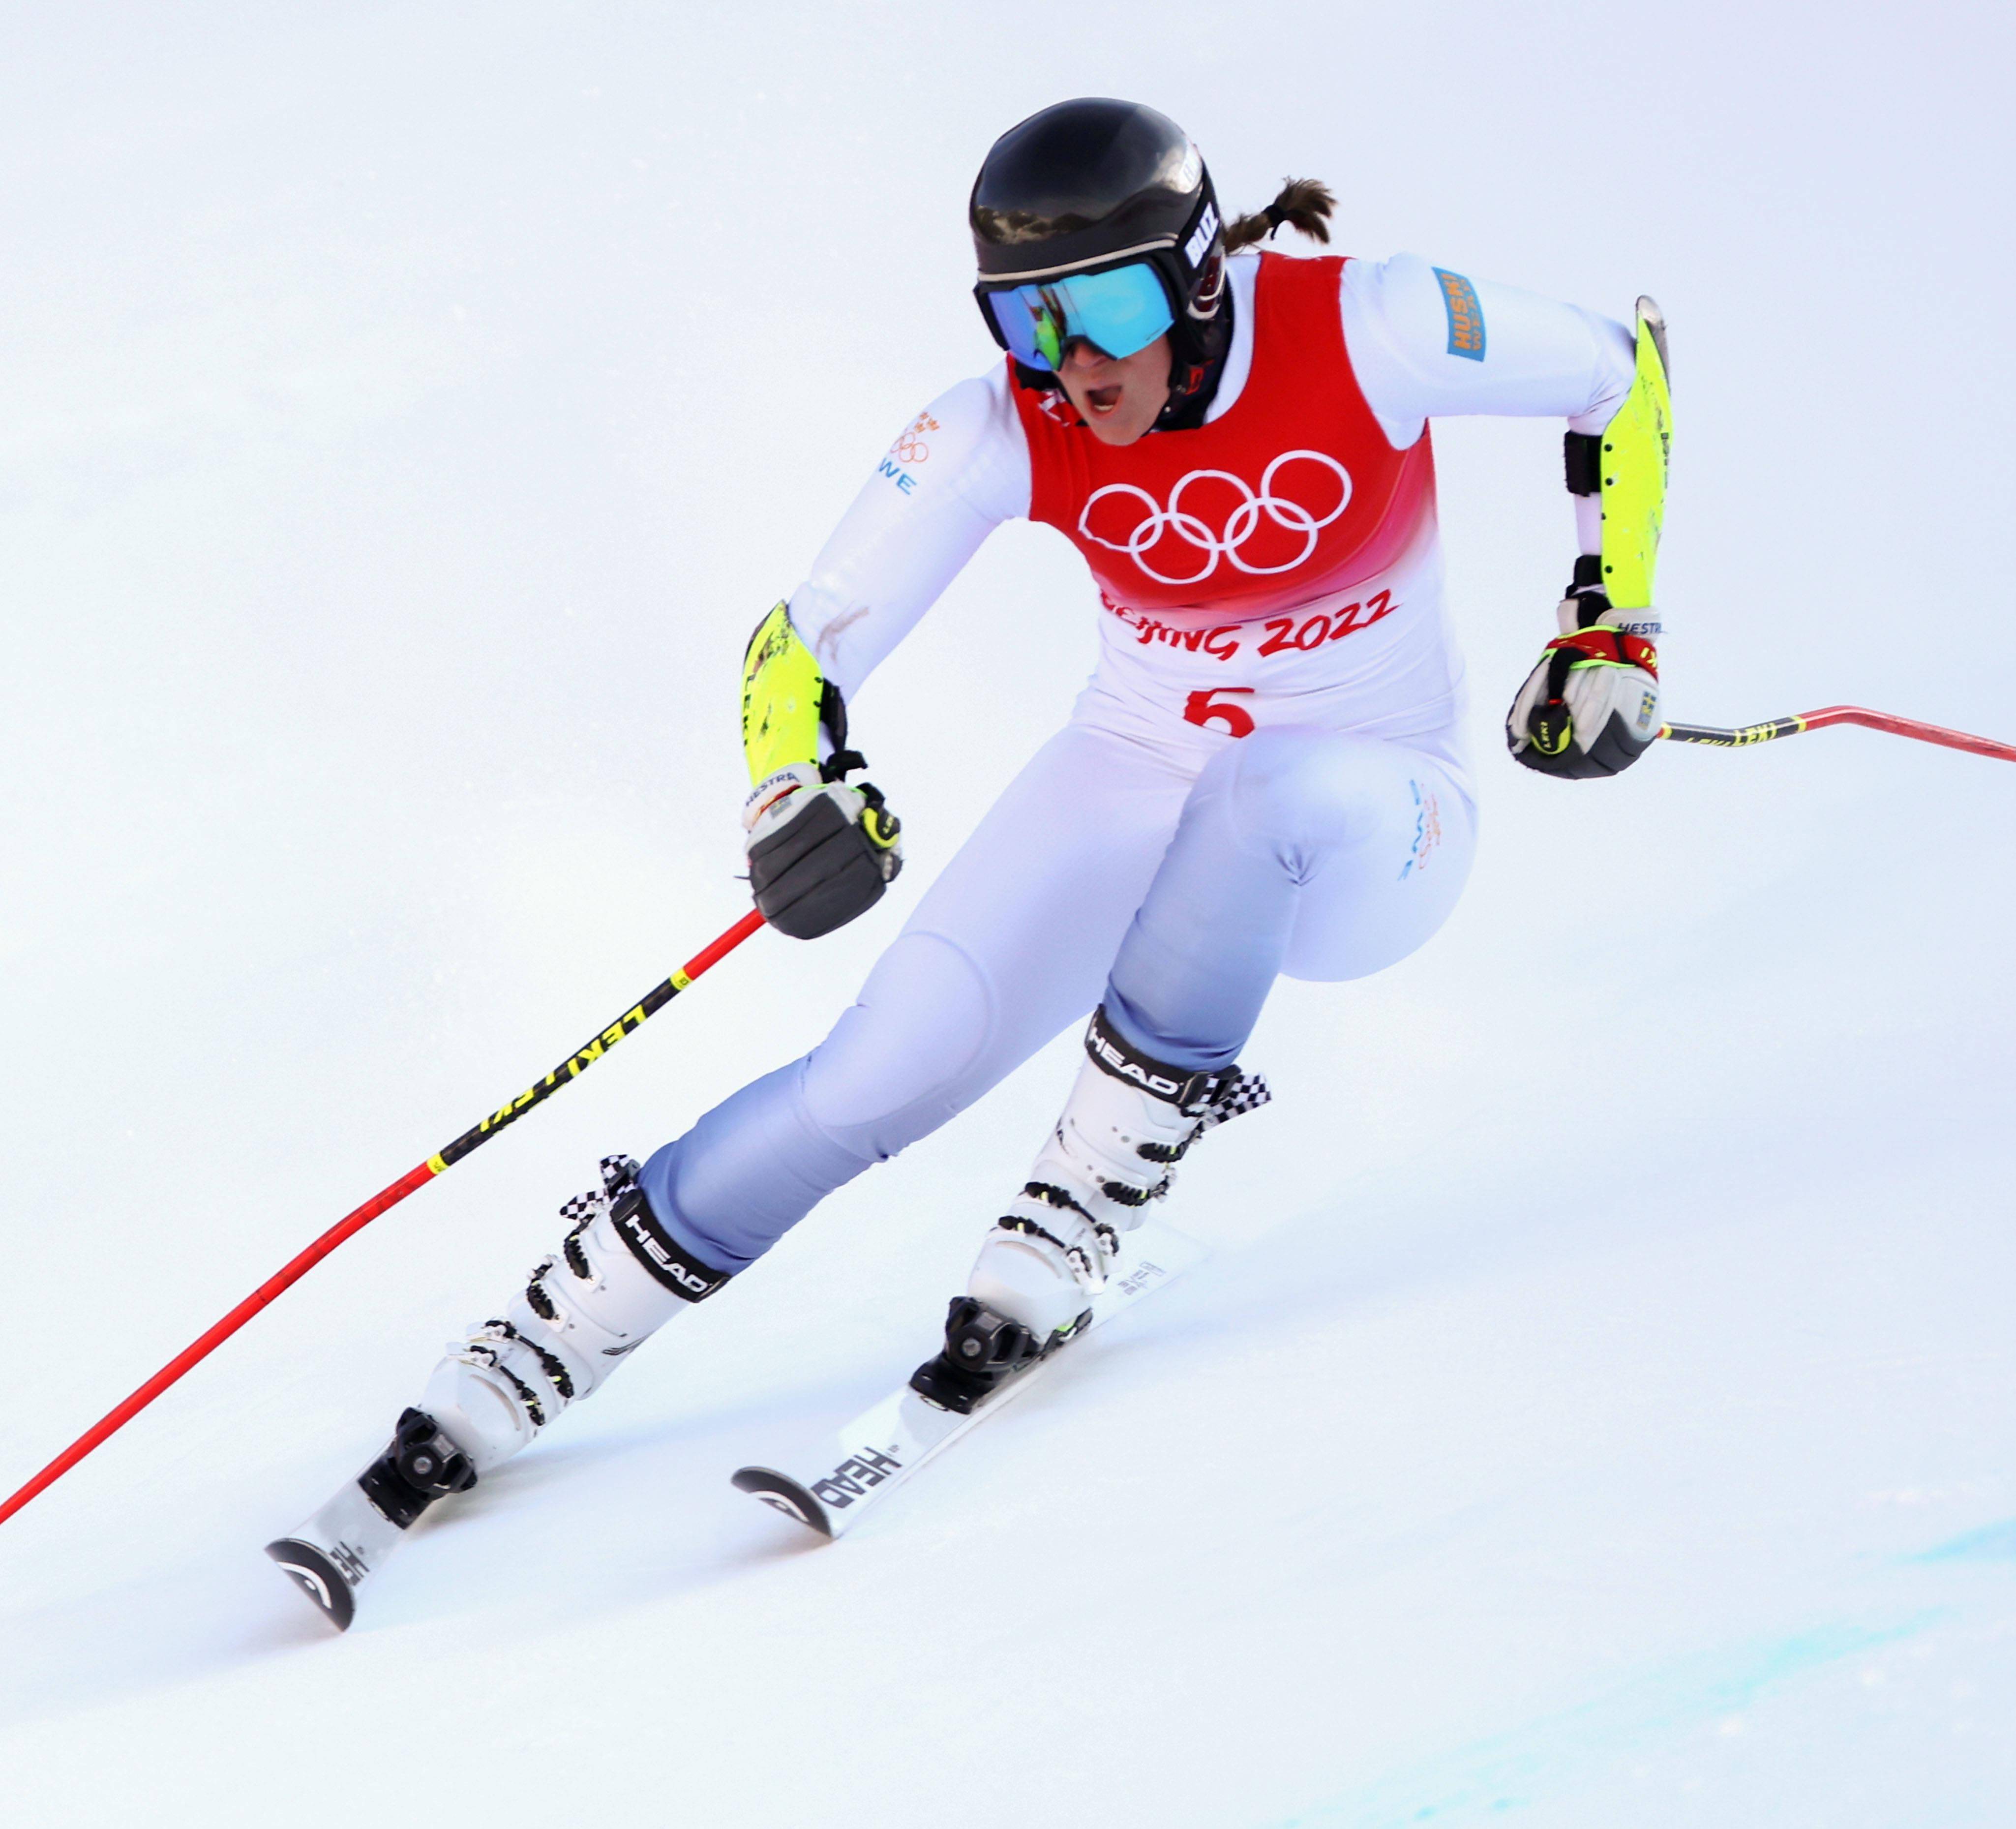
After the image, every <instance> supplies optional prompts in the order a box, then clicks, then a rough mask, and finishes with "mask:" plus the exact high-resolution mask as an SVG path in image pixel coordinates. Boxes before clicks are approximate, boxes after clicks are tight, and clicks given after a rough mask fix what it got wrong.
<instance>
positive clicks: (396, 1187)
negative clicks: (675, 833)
mask: <svg viewBox="0 0 2016 1829" xmlns="http://www.w3.org/2000/svg"><path fill="white" fill-rule="evenodd" d="M762 925H763V916H762V915H761V913H759V912H758V910H757V909H751V910H750V911H749V913H747V914H746V915H744V916H743V917H742V918H741V920H739V921H737V922H736V924H735V925H734V926H733V927H730V928H729V930H728V931H727V932H726V933H725V934H722V936H721V937H720V938H718V939H717V940H715V941H714V942H712V943H711V945H706V946H704V947H702V948H701V949H700V951H699V952H696V953H695V954H694V955H693V957H692V958H691V959H689V960H687V961H686V963H685V964H684V965H682V966H681V967H679V970H677V971H675V972H674V973H673V974H672V975H671V977H670V978H667V979H666V980H665V981H664V983H663V984H661V985H658V986H657V988H656V989H654V990H652V991H650V992H646V995H645V996H644V997H643V1000H642V1001H641V1002H639V1003H634V1004H632V1006H630V1008H629V1009H628V1010H625V1012H624V1013H623V1014H622V1015H621V1016H619V1017H617V1019H616V1020H615V1021H614V1022H613V1023H611V1024H610V1025H609V1027H608V1028H606V1029H604V1030H603V1031H602V1032H601V1033H600V1034H599V1035H596V1037H594V1039H592V1040H591V1041H590V1042H589V1043H588V1044H587V1046H585V1047H583V1048H581V1049H580V1050H578V1051H577V1052H575V1053H572V1054H570V1055H569V1056H568V1057H567V1059H566V1060H563V1061H562V1062H561V1063H560V1065H559V1066H557V1067H556V1068H554V1069H553V1071H552V1072H551V1073H549V1074H548V1075H546V1076H545V1078H544V1079H542V1080H538V1081H537V1082H535V1083H534V1084H533V1085H532V1086H529V1087H527V1089H526V1090H525V1091H524V1092H522V1093H520V1094H519V1095H518V1096H517V1098H515V1099H513V1100H509V1101H508V1102H506V1104H503V1105H502V1106H500V1107H499V1108H498V1109H497V1110H496V1111H493V1112H491V1114H490V1115H489V1116H488V1118H484V1120H483V1121H482V1122H481V1123H480V1124H477V1125H473V1126H472V1127H471V1128H470V1129H468V1130H466V1131H464V1132H463V1133H462V1135H461V1136H459V1137H457V1138H456V1139H455V1141H454V1142H453V1143H450V1144H448V1146H447V1147H445V1148H444V1149H441V1150H437V1152H436V1153H435V1154H433V1155H431V1156H430V1157H429V1158H427V1161H424V1162H423V1163H421V1164H420V1165H419V1167H418V1168H409V1170H407V1172H405V1174H404V1175H402V1176H400V1177H399V1179H398V1180H397V1181H395V1182H394V1183H392V1185H391V1186H390V1187H387V1188H384V1189H382V1190H380V1192H378V1193H376V1194H373V1196H372V1197H371V1198H370V1199H369V1200H368V1201H365V1203H364V1204H363V1205H362V1206H361V1207H359V1208H357V1210H356V1211H355V1212H353V1213H349V1214H347V1215H345V1216H344V1218H343V1219H340V1220H338V1221H337V1222H336V1224H335V1225H333V1226H331V1227H330V1228H329V1230H328V1231H326V1232H325V1233H323V1234H322V1237H319V1239H317V1240H315V1243H314V1244H311V1245H310V1246H309V1247H308V1249H307V1250H306V1251H303V1252H302V1253H301V1255H300V1256H299V1257H297V1258H294V1259H293V1260H292V1261H291V1262H290V1263H288V1264H287V1265H286V1266H284V1267H283V1269H281V1270H279V1272H278V1273H276V1274H275V1275H274V1276H272V1277H269V1278H268V1280H266V1281H265V1282H264V1283H262V1284H260V1285H259V1287H257V1289H255V1290H254V1291H253V1292H252V1293H251V1294H250V1295H248V1296H247V1297H246V1298H245V1299H244V1301H243V1302H240V1303H239V1305H238V1306H237V1307H236V1308H235V1309H232V1311H231V1312H230V1313H229V1314H228V1315H226V1316H225V1317H224V1319H223V1320H221V1321H219V1322H218V1323H217V1325H216V1326H215V1327H212V1328H211V1330H210V1331H209V1332H208V1333H207V1334H204V1335H203V1337H202V1338H200V1340H197V1341H194V1342H193V1343H192V1344H191V1345H189V1346H187V1347H185V1348H183V1349H182V1352H179V1353H178V1354H176V1356H175V1357H174V1358H173V1359H171V1360H169V1361H168V1363H167V1364H166V1365H165V1366H162V1368H161V1369H160V1370H159V1371H158V1372H157V1373H156V1374H154V1375H153V1377H151V1378H149V1380H148V1381H146V1384H142V1386H141V1387H140V1388H139V1390H138V1391H136V1392H134V1393H133V1395H131V1397H129V1398H128V1399H126V1400H125V1402H123V1403H121V1405H120V1406H118V1408H117V1409H116V1410H113V1411H112V1412H111V1413H110V1414H109V1415H108V1416H106V1417H104V1418H103V1420H101V1421H99V1422H97V1423H95V1424H92V1427H91V1428H88V1429H87V1430H86V1431H85V1432H84V1434H82V1435H80V1436H79V1437H78V1438H77V1440H76V1441H74V1442H72V1443H71V1444H70V1446H69V1447H67V1448H66V1449H64V1450H63V1453H60V1454H59V1455H58V1456H56V1459H55V1460H52V1461H51V1462H50V1463H49V1465H48V1466H47V1467H44V1468H43V1469H42V1471H41V1472H40V1473H38V1474H36V1475H35V1477H34V1478H33V1479H32V1480H31V1481H29V1482H28V1483H27V1485H25V1486H23V1488H22V1489H20V1491H19V1492H16V1493H15V1494H14V1495H13V1496H12V1497H11V1498H9V1500H7V1501H6V1502H5V1503H4V1504H0V1524H4V1523H5V1522H6V1521H7V1520H8V1519H9V1518H12V1517H13V1515H14V1514H15V1513H16V1512H17V1511H19V1510H20V1509H21V1507H23V1506H24V1505H26V1504H27V1503H28V1501H29V1500H31V1499H32V1498H34V1496H35V1495H36V1494H37V1493H38V1492H41V1491H43V1490H44V1489H45V1488H47V1487H49V1486H51V1485H54V1484H55V1483H56V1482H57V1481H58V1480H59V1479H61V1478H63V1475H64V1474H67V1473H68V1472H69V1471H70V1469H71V1468H72V1467H75V1466H76V1465H77V1463H78V1462H79V1461H81V1460H83V1459H84V1457H85V1456H86V1455H87V1454H88V1453H91V1451H92V1449H94V1448H95V1447H97V1446H99V1443H101V1442H103V1441H104V1440H105V1439H106V1438H107V1437H108V1436H110V1435H113V1434H115V1433H116V1432H117V1431H119V1430H120V1429H121V1428H124V1427H125V1425H126V1424H128V1423H129V1422H131V1420H133V1418H134V1417H136V1416H138V1415H139V1413H140V1412H141V1411H142V1410H145V1409H146V1407H147V1406H148V1405H149V1404H150V1403H152V1402H153V1401H154V1399H156V1398H157V1397H159V1396H160V1395H161V1393H162V1392H164V1391H165V1390H167V1388H168V1387H169V1386H170V1385H171V1384H174V1383H175V1381H176V1380H177V1379H178V1378H180V1377H182V1374H184V1373H185V1372H187V1371H188V1370H190V1368H191V1367H193V1366H196V1365H197V1364H198V1363H200V1362H201V1361H202V1360H203V1359H207V1358H208V1357H209V1356H210V1355H211V1353H213V1352H215V1351H216V1350H217V1348H218V1347H220V1346H221V1345H223V1344H224V1343H225V1341H227V1340H229V1338H231V1337H232V1334H236V1332H237V1331H238V1330H239V1328H241V1327H243V1326H244V1325H245V1323H247V1321H249V1320H251V1319H252V1317H253V1316H254V1315H256V1314H257V1313H258V1312H259V1311H260V1310H261V1309H263V1308H264V1307H265V1305H267V1304H268V1302H271V1301H272V1300H273V1298H275V1296H277V1295H279V1294H280V1293H281V1291H283V1290H286V1289H288V1288H290V1287H292V1286H293V1284H297V1283H298V1282H299V1281H300V1280H301V1279H302V1278H303V1277H304V1276H306V1275H307V1274H308V1272H309V1271H311V1270H312V1269H314V1268H315V1266H316V1265H318V1264H319V1263H320V1262H322V1259H323V1258H326V1257H327V1256H328V1255H329V1253H330V1252H331V1251H334V1250H335V1249H336V1248H337V1246H338V1245H340V1244H342V1243H343V1242H344V1240H345V1239H347V1238H350V1237H354V1236H355V1234H356V1233H359V1232H362V1230H364V1228H365V1226H369V1224H370V1223H371V1222H372V1221H373V1220H374V1219H376V1218H377V1217H378V1215H380V1213H383V1212H387V1210H389V1209H390V1208H393V1207H396V1206H397V1205H398V1204H399V1203H400V1201H403V1200H404V1199H405V1197H406V1196H407V1195H409V1194H411V1193H412V1191H413V1190H414V1189H416V1187H422V1186H425V1185H426V1184H427V1183H428V1182H430V1181H432V1180H433V1179H434V1177H435V1176H437V1175H439V1174H441V1173H442V1172H445V1170H446V1169H448V1168H450V1167H452V1165H454V1164H455V1163H457V1162H459V1161H461V1160H462V1159H463V1157H465V1156H466V1155H468V1154H470V1152H471V1151H473V1150H478V1149H481V1147H483V1145H484V1144H485V1143H488V1142H489V1140H491V1138H492V1137H494V1136H496V1134H497V1133H498V1132H499V1131H500V1130H502V1129H503V1128H504V1127H505V1126H506V1125H508V1124H515V1123H517V1121H518V1120H519V1119H520V1118H523V1117H524V1115H525V1114H526V1113H527V1111H531V1109H532V1107H534V1106H535V1105H538V1104H541V1103H542V1102H543V1101H544V1100H547V1099H549V1098H551V1097H552V1096H553V1094H554V1093H556V1092H558V1091H559V1090H560V1088H561V1087H562V1086H565V1085H567V1083H568V1082H570V1081H571V1080H575V1079H578V1078H580V1077H581V1075H582V1074H584V1073H585V1072H586V1071H588V1070H589V1068H591V1067H592V1066H593V1065H594V1064H595V1063H596V1061H598V1060H600V1059H601V1058H602V1057H603V1055H604V1054H606V1053H607V1052H608V1051H609V1050H610V1049H611V1048H613V1047H614V1046H616V1044H617V1042H620V1041H621V1040H622V1039H623V1038H624V1037H625V1035H628V1034H630V1033H631V1032H632V1030H634V1029H637V1028H642V1027H643V1024H645V1022H646V1021H648V1020H649V1019H650V1017H653V1016H655V1015H656V1014H657V1013H658V1012H659V1011H660V1010H662V1009H664V1006H666V1005H667V1004H668V1003H671V1000H672V999H674V998H675V997H676V996H679V993H680V992H682V991H683V990H684V989H685V988H686V987H687V985H690V984H691V983H692V982H693V980H694V979H695V978H698V977H699V976H700V974H701V973H702V972H704V971H705V970H707V968H708V967H710V966H712V965H715V964H717V963H718V962H719V961H721V960H723V959H725V958H726V957H727V956H728V955H729V953H731V952H733V951H734V950H735V949H736V947H738V946H740V945H741V944H742V942H743V941H745V940H746V939H747V938H749V936H750V935H751V934H753V933H754V932H755V931H756V930H757V929H758V927H761V926H762Z"/></svg>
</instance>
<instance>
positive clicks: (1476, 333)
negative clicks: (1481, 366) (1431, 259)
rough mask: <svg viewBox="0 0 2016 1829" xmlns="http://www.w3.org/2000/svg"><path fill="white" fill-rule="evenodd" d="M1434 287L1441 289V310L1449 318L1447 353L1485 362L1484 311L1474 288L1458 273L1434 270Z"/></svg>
mask: <svg viewBox="0 0 2016 1829" xmlns="http://www.w3.org/2000/svg"><path fill="white" fill-rule="evenodd" d="M1435 279H1436V283H1438V285H1440V286H1441V287H1442V309H1443V310H1444V311H1445V312H1447V313H1448V314H1449V354H1450V355H1460V356H1464V357H1467V358H1469V360H1471V362H1482V361H1483V360H1484V307H1483V306H1482V305H1481V304H1479V303H1478V298H1477V288H1476V287H1475V286H1473V285H1471V283H1470V282H1469V281H1468V280H1467V279H1464V278H1463V275H1461V274H1460V273H1450V272H1445V271H1444V270H1443V269H1442V268H1440V267H1438V268H1435Z"/></svg>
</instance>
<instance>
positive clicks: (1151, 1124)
mask: <svg viewBox="0 0 2016 1829" xmlns="http://www.w3.org/2000/svg"><path fill="white" fill-rule="evenodd" d="M1270 1096H1271V1095H1270V1094H1269V1092H1268V1089H1267V1082H1266V1081H1265V1079H1264V1078H1262V1077H1261V1076H1260V1075H1258V1074H1248V1073H1242V1072H1241V1071H1240V1070H1239V1068H1237V1067H1236V1066H1234V1067H1229V1068H1226V1069H1224V1071H1222V1072H1219V1073H1189V1072H1186V1071H1184V1070H1183V1069H1182V1068H1172V1067H1169V1066H1167V1065H1165V1064H1163V1063H1162V1062H1161V1061H1157V1060H1151V1059H1150V1058H1149V1057H1147V1055H1144V1054H1143V1053H1140V1052H1139V1050H1136V1049H1133V1048H1132V1047H1129V1046H1128V1045H1127V1043H1125V1042H1123V1041H1122V1040H1121V1039H1120V1038H1119V1036H1118V1035H1116V1034H1115V1033H1114V1031H1113V1030H1112V1028H1111V1027H1110V1026H1109V1025H1108V1024H1107V1020H1106V1012H1105V1011H1104V1010H1103V1009H1102V1010H1097V1011H1095V1012H1094V1013H1093V1018H1092V1024H1091V1026H1090V1027H1089V1028H1088V1029H1087V1030H1086V1032H1085V1061H1084V1063H1083V1064H1082V1065H1081V1066H1080V1068H1078V1080H1077V1083H1076V1084H1075V1085H1074V1086H1072V1088H1071V1096H1070V1097H1069V1098H1068V1099H1067V1100H1066V1101H1065V1102H1064V1114H1063V1116H1061V1117H1060V1118H1059V1119H1058V1120H1057V1126H1056V1128H1055V1129H1053V1131H1052V1132H1050V1137H1049V1142H1048V1143H1046V1144H1045V1145H1044V1147H1043V1149H1042V1152H1041V1153H1040V1154H1039V1155H1038V1156H1037V1158H1036V1164H1035V1168H1033V1169H1031V1172H1030V1176H1029V1179H1028V1183H1027V1184H1026V1185H1025V1186H1024V1188H1023V1190H1022V1191H1021V1194H1018V1195H1017V1197H1015V1198H1014V1200H1013V1201H1010V1203H1009V1207H1008V1211H1007V1212H1006V1213H1005V1214H1004V1215H1003V1216H1002V1217H1001V1218H1000V1219H998V1220H996V1221H995V1223H994V1226H993V1229H992V1230H991V1231H989V1232H988V1234H987V1237H986V1238H985V1240H984V1241H983V1242H982V1244H981V1248H980V1255H979V1257H978V1258H977V1259H976V1260H975V1262H974V1266H973V1271H972V1274H971V1275H970V1277H969V1278H968V1279H967V1292H966V1294H964V1295H963V1296H959V1297H956V1298H954V1299H953V1302H952V1307H951V1310H950V1312H949V1314H948V1315H947V1316H946V1319H945V1348H944V1350H943V1351H942V1352H940V1353H939V1354H938V1357H937V1358H935V1359H931V1360H929V1361H927V1363H925V1364H923V1365H922V1366H919V1367H918V1368H917V1370H916V1374H914V1376H913V1377H912V1379H911V1381H910V1384H911V1388H912V1389H913V1390H914V1391H916V1392H918V1393H919V1395H921V1396H923V1397H925V1398H927V1399H929V1400H930V1401H931V1402H933V1403H935V1404H938V1405H939V1406H941V1408H943V1409H946V1410H957V1411H959V1412H960V1413H966V1412H967V1411H970V1410H971V1409H972V1408H973V1406H974V1404H976V1403H977V1402H979V1401H980V1400H981V1399H982V1398H984V1397H985V1396H986V1395H988V1393H989V1392H992V1391H993V1390H994V1389H995V1388H997V1387H998V1386H999V1385H1000V1384H1002V1383H1003V1381H1006V1379H1009V1378H1010V1377H1013V1376H1014V1375H1015V1374H1017V1373H1018V1372H1021V1371H1023V1370H1026V1369H1027V1368H1028V1366H1031V1365H1033V1364H1034V1363H1035V1362H1036V1360H1038V1359H1041V1358H1042V1357H1043V1356H1045V1355H1046V1354H1047V1353H1049V1352H1053V1351H1055V1350H1056V1348H1058V1347H1059V1346H1061V1345H1063V1344H1064V1341H1067V1340H1069V1339H1070V1338H1072V1337H1073V1336H1074V1335H1075V1334H1076V1333H1077V1332H1078V1329H1079V1328H1080V1327H1081V1326H1082V1324H1083V1323H1084V1322H1085V1320H1086V1318H1087V1316H1089V1312H1090V1302H1091V1298H1093V1296H1095V1295H1096V1294H1098V1293H1099V1292H1100V1291H1101V1290H1103V1288H1104V1287H1106V1284H1107V1278H1108V1276H1111V1274H1112V1273H1113V1270H1114V1266H1116V1264H1117V1263H1118V1261H1119V1258H1120V1256H1121V1240H1122V1239H1123V1237H1124V1236H1125V1234H1126V1233H1129V1232H1130V1231H1132V1230H1133V1229H1134V1227H1136V1226H1138V1225H1139V1223H1140V1222H1141V1220H1142V1218H1143V1212H1142V1209H1143V1208H1144V1207H1146V1206H1147V1204H1148V1203H1149V1202H1150V1201H1158V1200H1161V1198H1162V1197H1164V1196H1165V1195H1166V1194H1168V1191H1169V1183H1170V1179H1171V1177H1172V1173H1173V1172H1174V1168H1175V1164H1176V1163H1177V1162H1178V1161H1180V1160H1181V1159H1182V1158H1183V1152H1184V1151H1185V1150H1187V1149H1189V1147H1190V1145H1191V1144H1192V1143H1195V1142H1196V1141H1197V1139H1198V1138H1199V1137H1200V1136H1203V1134H1204V1132H1206V1131H1208V1130H1209V1129H1212V1128H1213V1127H1214V1126H1215V1125H1220V1124H1222V1123H1223V1122H1225V1121H1226V1119H1227V1118H1236V1117H1237V1116H1238V1115H1239V1114H1240V1112H1242V1111H1251V1110H1253V1109H1254V1107H1255V1106H1258V1105H1264V1104H1266V1102H1267V1100H1268V1099H1269V1097H1270Z"/></svg>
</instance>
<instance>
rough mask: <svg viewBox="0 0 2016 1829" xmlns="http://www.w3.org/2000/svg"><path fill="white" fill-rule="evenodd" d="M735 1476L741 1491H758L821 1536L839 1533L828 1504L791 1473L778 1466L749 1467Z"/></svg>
mask: <svg viewBox="0 0 2016 1829" xmlns="http://www.w3.org/2000/svg"><path fill="white" fill-rule="evenodd" d="M733 1478H734V1481H735V1484H736V1487H737V1488H738V1489H740V1490H741V1491H743V1492H748V1493H752V1494H754V1496H755V1497H757V1498H758V1499H760V1500H762V1501H763V1503H765V1505H768V1506H771V1507H774V1508H775V1509H776V1510H779V1511H781V1512H782V1513H783V1514H784V1515H785V1517H787V1518H793V1519H795V1520H796V1521H797V1522H798V1523H800V1524H801V1525H810V1526H811V1527H812V1529H814V1530H815V1531H817V1532H819V1535H820V1536H823V1537H831V1536H836V1535H837V1532H835V1531H834V1529H833V1520H832V1519H831V1518H829V1517H827V1516H826V1507H824V1506H823V1505H822V1504H820V1503H819V1500H816V1499H815V1498H814V1497H813V1496H812V1494H811V1492H808V1490H807V1489H805V1487H803V1486H801V1485H799V1484H798V1482H797V1481H796V1480H794V1479H793V1478H791V1476H790V1474H780V1473H779V1472H778V1471H776V1468H775V1467H743V1468H741V1469H740V1471H737V1472H736V1474H735V1475H734V1476H733Z"/></svg>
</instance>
